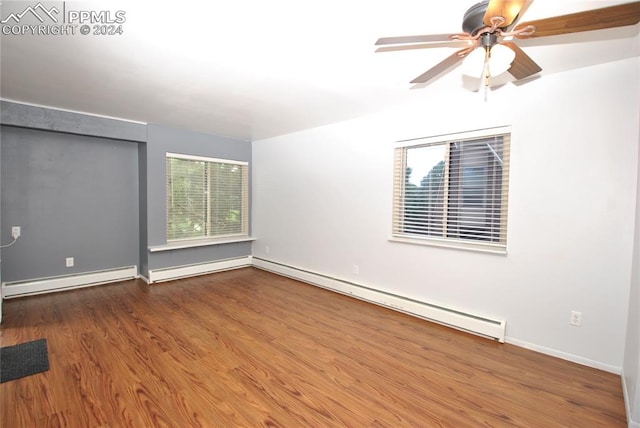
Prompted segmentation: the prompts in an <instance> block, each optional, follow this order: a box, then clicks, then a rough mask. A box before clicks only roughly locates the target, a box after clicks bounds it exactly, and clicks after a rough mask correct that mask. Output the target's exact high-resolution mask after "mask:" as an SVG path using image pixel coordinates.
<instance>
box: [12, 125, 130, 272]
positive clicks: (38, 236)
mask: <svg viewBox="0 0 640 428" xmlns="http://www.w3.org/2000/svg"><path fill="white" fill-rule="evenodd" d="M1 132H2V147H1V152H2V155H1V159H2V165H1V171H0V172H1V177H2V178H1V180H2V181H1V184H2V190H1V195H2V202H1V204H2V205H1V207H2V223H1V231H2V233H1V235H2V242H10V241H11V235H10V232H11V227H12V226H20V227H21V228H22V231H21V232H22V236H21V237H20V238H19V239H18V241H17V242H16V243H15V244H14V245H13V246H11V247H9V248H6V249H3V250H2V262H3V272H2V280H3V281H4V282H14V281H24V280H32V279H35V278H44V277H51V276H60V275H68V274H74V273H81V272H92V271H98V270H105V269H113V268H119V267H124V266H132V265H136V266H137V265H139V260H138V259H139V253H138V248H139V241H138V236H139V231H138V224H139V221H138V209H139V207H138V203H139V197H138V147H137V144H132V143H131V142H128V141H121V140H114V139H106V138H98V137H91V136H86V135H74V134H67V133H61V132H51V131H44V130H37V129H27V128H18V127H13V126H4V125H3V126H2V129H1ZM67 257H73V258H74V259H75V263H74V264H75V265H74V266H73V267H66V266H65V259H66V258H67Z"/></svg>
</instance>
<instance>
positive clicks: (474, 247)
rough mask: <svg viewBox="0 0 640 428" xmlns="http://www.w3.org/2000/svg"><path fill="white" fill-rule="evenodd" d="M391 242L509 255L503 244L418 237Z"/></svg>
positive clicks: (397, 237)
mask: <svg viewBox="0 0 640 428" xmlns="http://www.w3.org/2000/svg"><path fill="white" fill-rule="evenodd" d="M389 241H391V242H400V243H404V244H413V245H426V246H431V247H441V248H450V249H454V250H465V251H476V252H480V253H489V254H501V255H506V254H507V247H506V246H505V245H503V244H483V243H480V242H478V243H475V242H466V241H454V240H447V239H438V238H417V237H404V236H392V237H391V238H389Z"/></svg>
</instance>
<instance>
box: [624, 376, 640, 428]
mask: <svg viewBox="0 0 640 428" xmlns="http://www.w3.org/2000/svg"><path fill="white" fill-rule="evenodd" d="M621 376H622V395H623V396H624V409H625V411H626V413H627V424H628V426H629V428H640V421H634V420H633V419H631V399H632V397H629V389H628V388H627V378H626V377H625V376H624V370H623V371H622V374H621ZM636 393H637V392H636Z"/></svg>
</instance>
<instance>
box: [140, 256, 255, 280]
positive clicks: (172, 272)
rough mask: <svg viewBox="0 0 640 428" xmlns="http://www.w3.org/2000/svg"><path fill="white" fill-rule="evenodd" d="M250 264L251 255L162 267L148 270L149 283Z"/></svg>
mask: <svg viewBox="0 0 640 428" xmlns="http://www.w3.org/2000/svg"><path fill="white" fill-rule="evenodd" d="M246 266H251V256H246V257H240V258H237V259H226V260H218V261H215V262H209V263H198V264H192V265H184V266H175V267H170V268H162V269H151V270H149V283H154V282H162V281H171V280H174V279H180V278H187V277H190V276H196V275H204V274H208V273H213V272H219V271H223V270H229V269H237V268H241V267H246Z"/></svg>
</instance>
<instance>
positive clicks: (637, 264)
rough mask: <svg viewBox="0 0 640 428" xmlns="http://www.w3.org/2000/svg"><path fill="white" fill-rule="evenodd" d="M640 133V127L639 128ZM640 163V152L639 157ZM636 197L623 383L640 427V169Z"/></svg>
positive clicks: (630, 413) (632, 420)
mask: <svg viewBox="0 0 640 428" xmlns="http://www.w3.org/2000/svg"><path fill="white" fill-rule="evenodd" d="M638 132H639V133H640V129H638ZM638 165H640V153H639V157H638ZM637 192H638V193H637V198H636V231H635V243H634V251H633V266H632V270H631V291H630V293H629V316H628V320H627V343H626V346H625V352H624V366H623V372H624V377H623V383H624V388H625V399H626V404H627V406H628V409H627V411H628V416H629V420H630V423H629V426H633V427H637V428H640V383H639V382H640V171H639V172H638V184H637Z"/></svg>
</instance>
